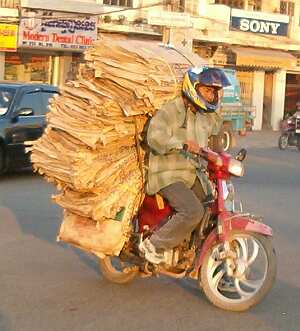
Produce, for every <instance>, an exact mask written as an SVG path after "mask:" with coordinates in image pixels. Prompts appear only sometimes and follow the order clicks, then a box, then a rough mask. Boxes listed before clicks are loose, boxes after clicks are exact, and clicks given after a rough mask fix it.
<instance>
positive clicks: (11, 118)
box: [0, 82, 59, 174]
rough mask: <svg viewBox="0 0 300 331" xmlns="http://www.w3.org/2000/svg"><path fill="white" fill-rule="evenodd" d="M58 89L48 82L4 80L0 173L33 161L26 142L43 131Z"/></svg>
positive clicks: (0, 109)
mask: <svg viewBox="0 0 300 331" xmlns="http://www.w3.org/2000/svg"><path fill="white" fill-rule="evenodd" d="M58 93H59V91H58V88H57V87H55V86H51V85H46V84H31V83H7V82H2V83H1V82H0V174H1V173H3V172H5V171H6V170H8V169H17V168H22V167H26V166H28V165H30V160H29V155H28V154H25V146H24V142H25V141H29V140H36V139H37V138H39V137H40V136H41V135H42V133H43V130H44V128H45V125H46V121H45V114H46V113H47V111H48V104H49V99H50V98H52V97H53V95H54V94H58Z"/></svg>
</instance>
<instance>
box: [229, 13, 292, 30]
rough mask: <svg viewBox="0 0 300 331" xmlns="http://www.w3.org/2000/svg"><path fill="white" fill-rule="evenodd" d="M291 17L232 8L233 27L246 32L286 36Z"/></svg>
mask: <svg viewBox="0 0 300 331" xmlns="http://www.w3.org/2000/svg"><path fill="white" fill-rule="evenodd" d="M288 23H289V17H288V16H286V15H278V14H268V13H262V12H249V11H244V10H239V9H232V12H231V29H232V30H240V31H244V32H253V33H262V34H270V35H276V36H286V35H287V33H288Z"/></svg>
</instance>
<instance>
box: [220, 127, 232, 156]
mask: <svg viewBox="0 0 300 331" xmlns="http://www.w3.org/2000/svg"><path fill="white" fill-rule="evenodd" d="M222 142H223V149H224V152H227V151H228V150H229V148H230V146H231V133H230V132H229V131H224V132H223V137H222Z"/></svg>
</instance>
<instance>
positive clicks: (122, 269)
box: [105, 257, 138, 275]
mask: <svg viewBox="0 0 300 331" xmlns="http://www.w3.org/2000/svg"><path fill="white" fill-rule="evenodd" d="M105 264H106V267H107V268H108V269H109V270H110V272H112V273H114V274H116V275H124V274H129V273H132V272H133V271H136V270H138V267H137V266H134V265H132V264H130V263H126V262H123V261H122V260H121V259H120V258H119V257H109V258H106V261H105Z"/></svg>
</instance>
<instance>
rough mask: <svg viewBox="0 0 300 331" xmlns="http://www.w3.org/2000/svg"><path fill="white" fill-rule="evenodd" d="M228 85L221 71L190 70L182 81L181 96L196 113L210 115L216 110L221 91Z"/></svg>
mask: <svg viewBox="0 0 300 331" xmlns="http://www.w3.org/2000/svg"><path fill="white" fill-rule="evenodd" d="M229 85H231V84H230V82H229V80H228V78H227V77H226V75H225V73H224V72H223V71H222V70H221V69H217V68H207V67H205V68H201V69H199V68H196V69H190V70H188V71H187V72H186V74H185V76H184V79H183V84H182V94H183V95H184V96H185V97H186V98H187V99H188V100H189V101H190V102H191V103H192V104H193V106H194V107H195V108H196V110H197V111H200V112H208V113H211V112H214V111H216V110H218V108H219V106H220V99H221V95H222V89H223V88H224V87H226V86H229Z"/></svg>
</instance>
